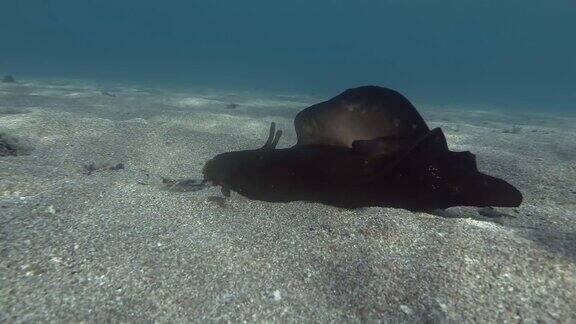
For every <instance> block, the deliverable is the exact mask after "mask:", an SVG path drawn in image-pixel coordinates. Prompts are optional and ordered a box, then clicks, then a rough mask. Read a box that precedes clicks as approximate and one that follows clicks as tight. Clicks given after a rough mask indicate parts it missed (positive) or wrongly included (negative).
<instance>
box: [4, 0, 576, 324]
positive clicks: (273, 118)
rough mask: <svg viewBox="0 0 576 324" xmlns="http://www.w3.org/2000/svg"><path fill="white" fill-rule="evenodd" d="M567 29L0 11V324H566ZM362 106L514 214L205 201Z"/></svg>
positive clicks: (452, 20) (497, 16)
mask: <svg viewBox="0 0 576 324" xmlns="http://www.w3.org/2000/svg"><path fill="white" fill-rule="evenodd" d="M574 17H576V2H575V1H573V0H555V1H537V0H524V1H519V0H509V1H493V0H486V1H468V0H461V1H455V0H439V1H424V0H414V1H400V0H381V1H369V0H357V1H338V0H325V1H303V0H293V1H263V0H254V1H242V2H241V1H231V0H230V1H222V0H205V1H183V0H172V1H151V0H140V1H136V0H121V1H120V0H117V1H112V0H81V1H80V0H0V322H2V323H3V322H7V323H29V322H54V323H61V322H73V323H75V322H87V323H101V322H126V323H142V322H150V321H154V322H159V323H164V322H185V323H188V322H201V323H213V322H218V323H220V322H232V323H237V322H249V323H253V322H257V323H262V322H263V323H271V322H273V323H277V322H278V323H285V322H286V323H288V322H297V323H301V322H304V323H306V322H314V323H316V322H318V323H576V311H575V310H574V305H576V294H575V292H576V163H575V162H576V127H575V126H576V115H575V112H576V110H575V108H576V107H575V104H574V103H575V102H576V42H575V41H574V40H576V19H575V18H574ZM370 84H372V85H377V86H382V87H387V88H391V89H394V90H397V91H399V92H400V93H402V94H403V95H405V96H406V98H408V99H409V100H410V101H411V102H412V103H413V104H414V106H415V107H416V109H417V111H418V113H420V114H421V116H422V117H423V121H421V120H420V119H414V118H404V119H407V120H408V121H412V122H414V121H417V124H419V125H421V126H422V125H424V126H427V127H429V128H430V129H433V128H437V127H439V128H441V129H442V132H443V134H444V135H445V137H446V142H447V144H448V147H449V149H450V150H451V151H454V152H464V151H469V152H471V153H472V154H474V156H475V162H474V159H473V156H472V155H470V154H468V155H466V156H467V157H468V158H467V160H466V161H468V163H467V164H466V167H469V168H474V167H475V165H476V164H477V167H478V170H479V171H480V172H482V173H485V174H489V175H491V176H494V177H497V178H499V179H502V180H504V181H506V182H508V183H509V184H511V185H512V186H514V188H517V189H518V190H519V191H520V192H521V193H522V197H523V200H522V203H521V204H520V206H518V207H509V208H504V207H494V208H491V207H481V208H479V207H471V206H457V207H451V208H446V209H441V210H433V211H427V212H419V211H410V210H407V209H403V208H388V207H366V208H356V209H343V208H337V207H334V206H328V205H326V204H321V203H317V202H304V201H291V202H282V203H279V202H276V203H272V202H266V201H260V200H254V199H248V198H246V197H245V196H243V195H241V194H239V193H238V192H236V191H234V190H232V192H231V193H230V196H227V195H226V190H222V191H221V190H220V188H219V187H217V186H206V185H205V184H204V183H201V180H202V179H203V176H204V174H203V172H202V171H203V169H204V168H205V166H206V164H207V161H209V160H211V159H213V158H214V157H215V156H217V155H219V154H222V153H225V152H231V151H238V150H254V149H256V148H260V147H263V145H264V144H265V142H266V136H267V135H268V132H269V129H270V125H271V123H275V125H276V127H277V129H278V130H281V131H283V133H282V137H281V138H279V142H278V143H273V144H271V143H268V144H267V145H266V147H270V146H274V145H276V144H277V145H278V150H276V151H273V152H277V151H281V149H284V148H289V147H291V146H292V145H294V144H295V143H296V141H297V134H296V131H295V125H294V119H295V116H296V115H297V114H298V113H299V112H301V111H302V110H303V109H305V108H306V107H309V106H311V105H314V104H316V103H319V102H322V101H325V100H328V99H330V98H332V97H334V96H336V95H338V94H340V93H342V92H343V91H344V90H346V89H349V88H354V87H358V86H363V85H370ZM368 93H370V92H368ZM394 98H397V97H394ZM360 100H362V98H360ZM405 107H406V106H405ZM409 109H411V108H410V107H409ZM351 111H354V109H352V110H351ZM391 111H393V109H392V110H391ZM413 113H414V114H415V115H418V113H416V112H413ZM404 119H403V120H401V122H404ZM365 120H366V119H365ZM394 124H395V125H396V121H395V120H394ZM406 125H410V124H406ZM414 125H415V124H411V127H412V128H414ZM339 126H342V125H341V124H339ZM396 127H398V126H397V125H396ZM344 128H345V127H344ZM409 128H410V127H409ZM430 133H432V132H428V134H430ZM270 140H272V138H270ZM270 142H272V141H270ZM400 146H402V145H400ZM400 149H402V147H400ZM423 154H426V151H425V152H424V153H423ZM320 158H323V157H322V156H321V157H320ZM408 162H411V161H408ZM419 162H420V161H415V165H417V166H418V165H421V164H419ZM408 164H409V163H408ZM327 169H329V168H327ZM429 170H430V169H429ZM328 171H329V170H328ZM436 171H437V170H431V171H430V172H432V173H434V172H436ZM213 175H214V176H215V178H218V176H220V174H219V173H218V172H214V174H213ZM262 178H264V177H258V176H254V177H251V179H253V180H255V181H259V180H261V179H262ZM465 185H468V183H466V184H465ZM414 187H418V185H415V186H414ZM420 187H423V186H420ZM424 187H425V186H424ZM391 188H392V191H394V189H395V188H394V186H391ZM334 189H335V190H336V191H338V189H339V188H334ZM409 189H410V188H409ZM416 189H418V188H416ZM424 189H427V188H424ZM474 192H477V191H474ZM266 193H267V192H266V191H264V194H266ZM377 198H379V197H377ZM472 198H473V199H472V200H474V198H475V197H472ZM502 198H503V199H504V198H505V197H502ZM413 199H415V200H418V199H419V197H416V198H413ZM515 201H516V200H515ZM379 206H380V205H379ZM500 206H502V205H500ZM508 206H510V205H508ZM514 206H516V204H514Z"/></svg>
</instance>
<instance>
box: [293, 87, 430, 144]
mask: <svg viewBox="0 0 576 324" xmlns="http://www.w3.org/2000/svg"><path fill="white" fill-rule="evenodd" d="M294 126H295V128H296V134H297V136H298V145H310V144H324V145H335V146H342V147H348V148H352V143H354V142H355V141H366V140H373V139H375V138H380V139H381V141H379V145H378V146H377V147H373V148H372V150H371V151H372V153H373V154H394V153H396V152H397V151H399V150H402V149H405V148H409V147H411V146H412V145H413V144H414V143H415V142H416V141H418V139H419V138H421V137H422V136H424V135H425V134H426V133H428V131H429V129H428V126H427V125H426V123H425V122H424V119H422V117H421V116H420V114H419V113H418V111H417V110H416V108H415V107H414V106H413V105H412V104H411V103H410V101H408V99H406V98H405V97H404V96H403V95H401V94H400V93H398V92H396V91H394V90H390V89H386V88H382V87H375V86H365V87H358V88H353V89H349V90H346V91H344V92H342V93H341V94H339V95H338V96H336V97H334V98H332V99H330V100H328V101H324V102H321V103H319V104H316V105H313V106H310V107H308V108H306V109H304V110H302V111H301V112H299V113H298V114H297V115H296V118H295V119H294ZM358 144H359V143H358ZM367 151H368V150H367Z"/></svg>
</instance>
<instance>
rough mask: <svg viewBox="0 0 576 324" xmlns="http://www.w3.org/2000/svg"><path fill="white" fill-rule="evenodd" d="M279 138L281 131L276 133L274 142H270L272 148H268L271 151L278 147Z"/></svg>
mask: <svg viewBox="0 0 576 324" xmlns="http://www.w3.org/2000/svg"><path fill="white" fill-rule="evenodd" d="M280 136H282V131H281V130H279V131H277V132H276V135H275V136H274V140H273V141H272V146H271V147H270V148H272V149H275V148H276V145H278V141H280Z"/></svg>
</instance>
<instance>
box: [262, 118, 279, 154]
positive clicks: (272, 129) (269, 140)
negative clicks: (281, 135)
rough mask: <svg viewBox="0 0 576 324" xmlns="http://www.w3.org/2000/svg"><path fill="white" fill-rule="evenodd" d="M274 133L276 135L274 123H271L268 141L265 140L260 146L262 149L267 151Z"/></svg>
mask: <svg viewBox="0 0 576 324" xmlns="http://www.w3.org/2000/svg"><path fill="white" fill-rule="evenodd" d="M275 133H276V123H274V122H272V125H270V132H269V133H268V139H267V140H266V143H265V144H264V146H262V149H267V148H269V147H270V146H271V145H272V141H273V140H274V134H275Z"/></svg>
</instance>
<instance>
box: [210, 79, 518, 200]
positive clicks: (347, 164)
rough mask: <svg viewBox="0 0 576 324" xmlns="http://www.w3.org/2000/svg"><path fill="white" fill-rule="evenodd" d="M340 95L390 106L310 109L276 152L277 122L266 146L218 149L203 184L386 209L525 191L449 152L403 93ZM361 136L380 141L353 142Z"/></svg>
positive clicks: (374, 90) (368, 90)
mask: <svg viewBox="0 0 576 324" xmlns="http://www.w3.org/2000/svg"><path fill="white" fill-rule="evenodd" d="M339 97H340V98H342V97H344V98H355V99H354V100H353V101H354V102H356V103H357V104H358V105H359V106H357V109H368V108H366V107H365V106H363V105H362V103H364V104H365V105H368V106H369V107H373V106H374V105H373V103H374V102H380V103H383V102H385V103H386V102H387V104H386V105H379V106H378V109H373V110H372V111H371V112H369V113H366V114H362V113H360V115H355V114H354V112H353V111H349V113H348V112H346V111H344V110H343V108H342V107H344V106H343V105H340V104H337V105H332V104H329V105H324V106H322V104H321V106H318V105H315V106H312V107H310V108H308V109H306V110H304V111H303V113H300V114H299V115H298V117H297V118H296V122H295V123H296V125H297V126H296V127H297V133H298V136H299V138H298V143H297V144H296V145H294V146H292V147H290V148H286V149H276V144H277V143H278V140H279V138H280V135H281V133H280V132H276V131H275V125H274V124H272V127H271V129H270V134H269V136H268V140H267V141H266V144H264V146H263V147H261V148H259V149H255V150H245V151H236V152H228V153H223V154H219V155H217V156H216V157H214V158H213V159H211V160H210V161H208V162H207V163H206V165H205V167H204V170H203V173H204V181H205V182H209V183H212V184H213V185H218V186H221V187H222V192H223V193H224V194H225V195H229V193H230V190H233V191H235V192H237V193H239V194H241V195H243V196H245V197H247V198H250V199H256V200H263V201H270V202H288V201H295V200H300V201H312V202H321V203H324V204H328V205H333V206H338V207H343V208H359V207H366V206H385V207H398V208H405V209H408V210H413V211H430V210H433V209H438V208H447V207H452V206H478V207H484V206H506V207H515V206H518V205H520V203H521V201H522V194H521V193H520V192H519V191H518V190H517V189H516V188H514V187H513V186H512V185H510V184H509V183H507V182H506V181H504V180H501V179H497V178H494V177H491V176H488V175H485V174H483V173H480V172H479V171H478V169H477V168H476V160H475V157H474V155H473V154H472V153H470V152H451V151H449V150H448V145H447V143H446V138H445V137H444V134H443V133H442V130H441V129H439V128H436V129H434V130H432V131H430V130H429V129H428V127H427V126H426V125H425V123H424V121H423V120H422V118H421V117H420V115H419V114H418V113H417V112H416V110H415V109H414V107H413V106H411V105H410V104H409V103H408V101H407V100H405V99H402V98H404V97H402V96H401V95H399V94H398V93H396V92H393V91H391V90H387V89H383V88H378V87H364V88H356V89H352V90H349V91H346V92H344V93H343V94H342V95H340V96H338V97H336V98H339ZM381 97H382V99H381ZM390 98H392V99H394V100H396V101H390V100H392V99H390ZM389 99H390V100H389ZM339 100H340V99H338V100H335V99H333V100H330V101H328V102H340V101H339ZM386 100H389V101H386ZM392 103H396V105H394V104H392ZM318 107H320V108H318ZM326 107H327V108H326ZM330 109H333V110H334V113H331V110H330ZM387 111H388V112H389V113H388V114H387V113H386V112H387ZM350 113H351V114H350ZM370 114H374V116H375V117H373V118H371V116H370ZM343 116H344V117H350V118H344V117H343ZM309 118H310V119H309ZM390 118H392V120H394V118H400V119H401V121H400V123H393V125H394V126H390V123H388V121H385V120H388V119H390ZM310 120H314V121H310ZM336 121H339V122H341V123H344V124H345V125H347V126H346V127H343V126H342V125H341V124H338V123H336ZM374 121H380V122H378V123H375V122H374ZM350 122H352V124H350ZM310 123H316V124H318V125H323V126H322V127H318V128H316V129H315V130H313V131H310V132H307V131H302V129H301V128H300V127H303V126H302V125H307V124H310ZM336 124H338V125H340V128H338V129H339V130H340V131H341V132H337V133H334V135H330V134H333V133H331V132H332V130H328V129H326V128H325V126H326V125H336ZM404 124H405V125H412V124H416V125H417V126H418V127H412V126H410V127H408V126H406V127H403V126H402V125H404ZM358 125H361V126H362V127H357V126H358ZM398 125H400V126H398ZM421 130H422V131H421ZM360 133H361V134H364V135H363V136H376V138H373V139H370V138H364V137H361V138H359V139H358V140H352V141H351V142H350V139H351V138H353V137H354V136H360V135H357V134H360ZM313 134H316V135H313ZM355 134H356V135H355ZM351 136H352V137H351ZM391 147H392V148H395V149H390V148H391Z"/></svg>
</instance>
